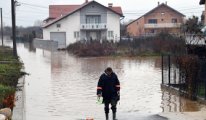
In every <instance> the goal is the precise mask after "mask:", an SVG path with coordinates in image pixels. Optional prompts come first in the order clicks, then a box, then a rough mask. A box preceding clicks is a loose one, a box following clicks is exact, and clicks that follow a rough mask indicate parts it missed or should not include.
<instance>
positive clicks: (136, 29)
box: [127, 17, 145, 36]
mask: <svg viewBox="0 0 206 120" xmlns="http://www.w3.org/2000/svg"><path fill="white" fill-rule="evenodd" d="M127 33H128V35H129V36H140V35H142V34H144V33H145V30H144V17H141V18H139V19H138V20H136V21H134V22H133V23H131V24H130V25H128V26H127Z"/></svg>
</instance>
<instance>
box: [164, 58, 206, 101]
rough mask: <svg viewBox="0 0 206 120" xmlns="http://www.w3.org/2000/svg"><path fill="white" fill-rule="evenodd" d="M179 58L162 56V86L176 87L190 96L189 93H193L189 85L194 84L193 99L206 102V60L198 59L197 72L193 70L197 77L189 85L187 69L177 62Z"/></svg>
mask: <svg viewBox="0 0 206 120" xmlns="http://www.w3.org/2000/svg"><path fill="white" fill-rule="evenodd" d="M178 57H179V56H171V55H162V84H163V85H167V86H169V87H174V88H176V89H178V90H179V91H180V92H182V93H186V94H189V92H190V93H191V91H189V89H190V88H189V85H188V84H192V86H193V87H194V89H192V97H194V98H197V97H198V98H203V99H205V100H206V58H205V57H203V58H200V57H199V58H198V61H197V63H198V69H197V70H195V71H194V70H193V71H194V72H196V73H197V75H196V77H195V79H194V80H193V82H192V83H189V82H188V76H187V74H185V71H184V70H185V69H184V68H182V67H181V65H180V63H178V61H177V58H178ZM182 57H184V56H182ZM188 66H189V65H188ZM188 68H189V67H188ZM189 70H190V68H189ZM191 70H192V68H191Z"/></svg>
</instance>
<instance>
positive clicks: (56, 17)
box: [43, 0, 123, 48]
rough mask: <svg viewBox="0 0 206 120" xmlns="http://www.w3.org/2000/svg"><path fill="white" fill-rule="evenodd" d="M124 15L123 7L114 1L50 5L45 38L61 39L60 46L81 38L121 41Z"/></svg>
mask: <svg viewBox="0 0 206 120" xmlns="http://www.w3.org/2000/svg"><path fill="white" fill-rule="evenodd" d="M121 18H123V14H122V9H121V7H114V6H113V4H111V3H110V4H108V7H106V6H104V5H102V4H100V3H98V2H96V1H88V0H86V1H85V3H83V4H81V5H50V6H49V17H48V18H47V19H46V20H45V21H44V22H45V25H44V26H43V39H44V40H53V41H58V46H59V48H66V46H68V45H69V44H71V43H74V42H76V41H80V40H113V41H119V39H120V20H121Z"/></svg>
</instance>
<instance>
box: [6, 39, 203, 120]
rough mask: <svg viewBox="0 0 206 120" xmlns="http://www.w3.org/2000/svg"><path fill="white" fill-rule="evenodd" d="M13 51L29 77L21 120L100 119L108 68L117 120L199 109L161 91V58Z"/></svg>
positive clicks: (29, 48)
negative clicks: (116, 88) (116, 87)
mask: <svg viewBox="0 0 206 120" xmlns="http://www.w3.org/2000/svg"><path fill="white" fill-rule="evenodd" d="M8 44H10V43H9V42H8ZM17 49H18V54H19V56H20V58H21V60H22V61H23V62H24V66H25V71H26V72H27V73H29V74H30V75H29V76H26V77H25V87H24V91H25V94H24V111H25V114H24V119H25V120H81V119H86V118H87V117H91V118H94V119H95V120H104V111H103V107H104V106H103V105H98V104H96V101H97V97H96V85H97V82H98V79H99V76H100V75H101V74H102V73H103V71H104V69H105V68H106V67H108V66H110V67H112V68H113V70H114V72H116V74H117V75H118V78H119V80H120V82H121V100H120V102H119V104H118V105H117V107H118V115H117V116H118V118H119V120H144V119H145V120H150V119H149V118H152V116H153V115H155V114H158V113H161V112H191V111H200V110H202V109H203V108H204V106H201V105H199V104H198V103H196V102H192V101H189V100H186V99H184V98H181V97H178V96H176V95H173V94H171V93H169V92H167V91H162V90H161V87H160V84H161V59H160V58H158V57H152V58H150V57H147V58H141V57H136V58H127V57H123V58H122V57H100V58H94V57H93V58H78V57H75V56H72V55H70V54H68V53H67V52H65V51H56V52H49V51H44V50H41V49H36V48H34V47H33V45H32V44H29V43H18V44H17ZM153 118H155V117H153ZM156 119H157V120H160V118H156ZM151 120H155V119H151Z"/></svg>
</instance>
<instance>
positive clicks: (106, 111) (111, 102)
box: [104, 100, 117, 114]
mask: <svg viewBox="0 0 206 120" xmlns="http://www.w3.org/2000/svg"><path fill="white" fill-rule="evenodd" d="M109 104H111V109H112V112H113V113H116V111H117V100H105V101H104V105H105V107H104V111H105V113H106V114H108V113H109Z"/></svg>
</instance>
